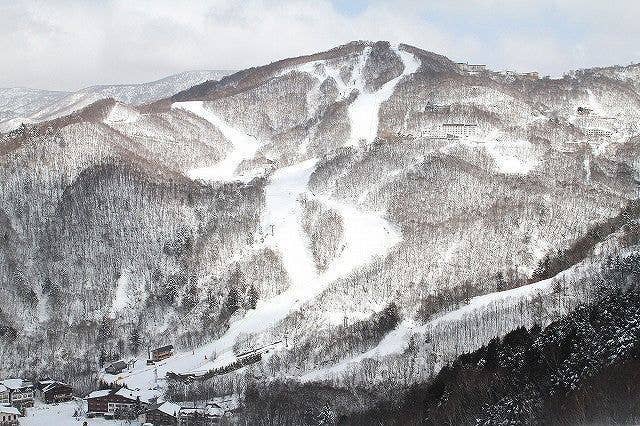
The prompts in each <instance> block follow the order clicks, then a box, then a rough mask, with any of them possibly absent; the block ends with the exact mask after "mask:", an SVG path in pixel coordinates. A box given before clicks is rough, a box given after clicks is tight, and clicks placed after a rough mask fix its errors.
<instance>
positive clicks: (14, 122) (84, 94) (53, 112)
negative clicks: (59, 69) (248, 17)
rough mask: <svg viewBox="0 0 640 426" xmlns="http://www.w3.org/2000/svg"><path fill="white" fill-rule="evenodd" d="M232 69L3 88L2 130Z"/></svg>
mask: <svg viewBox="0 0 640 426" xmlns="http://www.w3.org/2000/svg"><path fill="white" fill-rule="evenodd" d="M231 73H232V71H225V70H212V71H209V70H205V71H186V72H182V73H179V74H175V75H171V76H169V77H165V78H162V79H160V80H156V81H152V82H149V83H139V84H112V85H100V86H91V87H86V88H84V89H81V90H78V91H77V92H51V91H46V90H37V89H22V88H11V89H0V131H4V132H7V131H10V130H13V129H16V128H17V127H18V126H20V125H21V124H22V123H26V124H30V123H36V122H41V121H46V120H51V119H54V118H58V117H62V116H64V115H68V114H71V113H72V112H74V111H77V110H79V109H82V108H84V107H86V106H88V105H90V104H92V103H94V102H96V101H98V100H100V99H106V98H113V99H115V100H117V101H121V102H125V103H128V104H132V105H142V104H145V103H148V102H152V101H156V100H158V99H162V98H165V97H167V96H171V95H173V94H174V93H177V92H180V91H182V90H185V89H187V88H189V87H191V86H193V85H196V84H199V83H202V82H205V81H208V80H219V79H220V78H222V77H224V76H225V75H229V74H231Z"/></svg>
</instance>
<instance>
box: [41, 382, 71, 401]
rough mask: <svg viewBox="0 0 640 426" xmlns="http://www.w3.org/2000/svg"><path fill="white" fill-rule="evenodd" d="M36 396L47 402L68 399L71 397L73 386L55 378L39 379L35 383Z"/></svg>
mask: <svg viewBox="0 0 640 426" xmlns="http://www.w3.org/2000/svg"><path fill="white" fill-rule="evenodd" d="M36 389H37V391H38V396H39V397H40V399H41V400H42V401H44V402H45V403H47V404H52V403H54V402H63V401H70V400H71V399H72V398H73V387H72V386H71V385H68V384H66V383H62V382H58V381H56V380H49V379H47V380H41V381H39V382H38V383H37V384H36Z"/></svg>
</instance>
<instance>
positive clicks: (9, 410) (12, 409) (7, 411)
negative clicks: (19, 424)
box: [0, 405, 20, 416]
mask: <svg viewBox="0 0 640 426" xmlns="http://www.w3.org/2000/svg"><path fill="white" fill-rule="evenodd" d="M0 413H3V414H15V415H18V416H19V415H20V410H18V409H17V408H15V407H7V406H5V405H0Z"/></svg>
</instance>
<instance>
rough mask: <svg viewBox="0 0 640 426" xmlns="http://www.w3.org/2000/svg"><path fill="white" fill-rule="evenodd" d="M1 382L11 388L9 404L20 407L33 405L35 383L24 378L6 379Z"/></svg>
mask: <svg viewBox="0 0 640 426" xmlns="http://www.w3.org/2000/svg"><path fill="white" fill-rule="evenodd" d="M0 384H2V385H4V386H5V387H6V388H7V389H9V404H11V405H12V406H14V407H16V408H19V409H24V408H28V407H33V390H34V387H33V383H31V382H29V381H27V380H23V379H6V380H3V381H2V382H0Z"/></svg>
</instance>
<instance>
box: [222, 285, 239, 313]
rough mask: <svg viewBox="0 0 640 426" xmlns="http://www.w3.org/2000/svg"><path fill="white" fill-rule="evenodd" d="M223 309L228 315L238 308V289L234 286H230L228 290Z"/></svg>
mask: <svg viewBox="0 0 640 426" xmlns="http://www.w3.org/2000/svg"><path fill="white" fill-rule="evenodd" d="M223 309H224V311H225V313H226V314H227V315H228V316H231V315H233V313H234V312H235V311H237V310H238V290H236V289H235V287H231V290H229V294H228V295H227V298H226V299H225V301H224V306H223Z"/></svg>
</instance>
